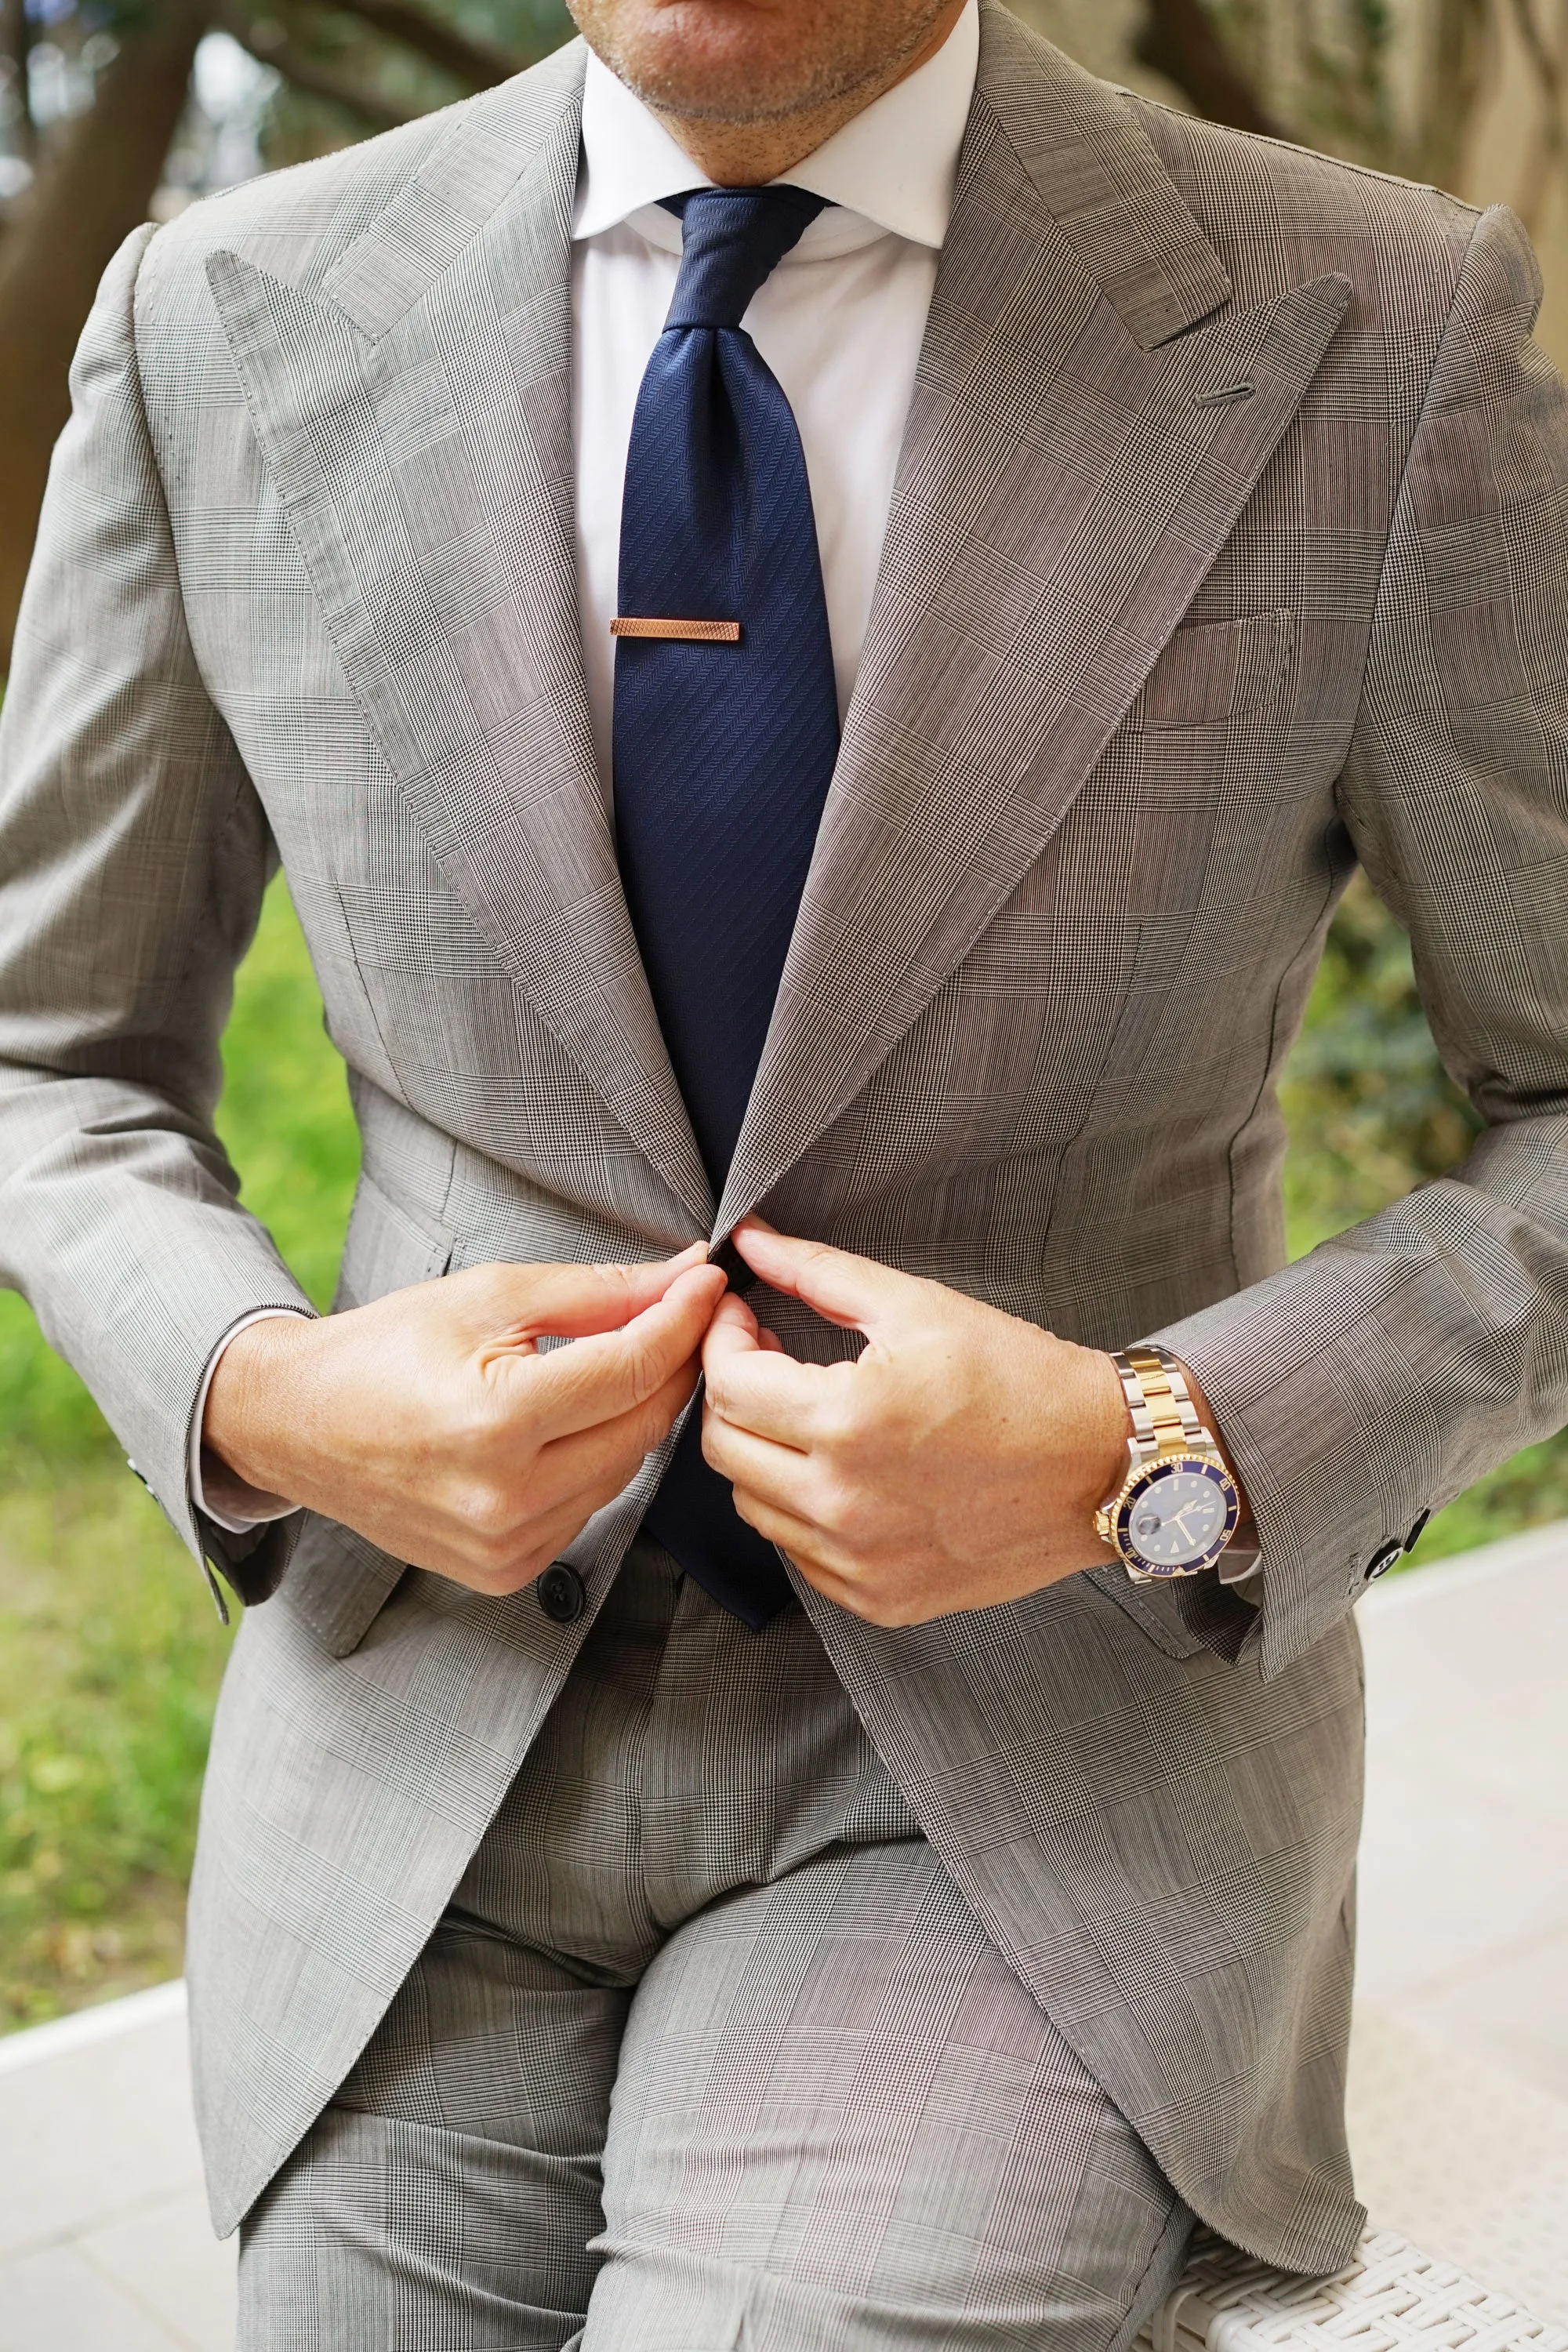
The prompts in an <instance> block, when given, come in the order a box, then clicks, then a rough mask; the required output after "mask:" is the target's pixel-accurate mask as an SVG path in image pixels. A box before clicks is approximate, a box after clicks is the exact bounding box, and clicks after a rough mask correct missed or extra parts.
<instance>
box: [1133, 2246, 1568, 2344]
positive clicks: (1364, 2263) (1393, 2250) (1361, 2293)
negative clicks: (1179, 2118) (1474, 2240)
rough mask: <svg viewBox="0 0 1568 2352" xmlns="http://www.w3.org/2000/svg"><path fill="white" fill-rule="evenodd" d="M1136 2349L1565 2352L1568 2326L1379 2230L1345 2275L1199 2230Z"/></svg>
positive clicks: (1362, 2247) (1362, 2249)
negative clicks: (1176, 2281)
mask: <svg viewBox="0 0 1568 2352" xmlns="http://www.w3.org/2000/svg"><path fill="white" fill-rule="evenodd" d="M1139 2346H1140V2352H1341V2348H1342V2347H1344V2352H1568V2330H1564V2329H1563V2328H1561V2327H1556V2326H1551V2325H1549V2324H1548V2323H1547V2322H1546V2321H1544V2320H1541V2319H1536V2318H1533V2317H1532V2316H1531V2314H1530V2313H1529V2312H1528V2311H1525V2310H1523V2309H1522V2308H1521V2305H1519V2304H1517V2303H1515V2302H1513V2301H1512V2300H1511V2299H1510V2297H1509V2296H1507V2295H1502V2294H1494V2293H1493V2292H1492V2291H1491V2289H1489V2288H1488V2287H1484V2286H1479V2285H1478V2284H1477V2283H1476V2281H1475V2280H1474V2279H1472V2278H1467V2276H1466V2275H1465V2273H1464V2272H1463V2271H1460V2270H1457V2269H1456V2268H1455V2267H1454V2265H1453V2263H1445V2262H1438V2261H1436V2260H1435V2259H1434V2257H1433V2256H1432V2255H1430V2254H1424V2253H1423V2252H1421V2251H1420V2249H1419V2248H1418V2247H1416V2246H1413V2245H1412V2244H1411V2243H1410V2242H1409V2240H1408V2239H1407V2238H1401V2237H1398V2236H1396V2235H1395V2234H1394V2231H1391V2230H1380V2231H1369V2232H1368V2234H1367V2235H1366V2237H1364V2238H1363V2241H1362V2243H1361V2250H1360V2252H1358V2254H1357V2256H1356V2259H1355V2261H1354V2262H1353V2263H1352V2264H1351V2266H1350V2268H1349V2269H1348V2270H1345V2271H1342V2272H1341V2273H1340V2274H1339V2276H1338V2277H1337V2278H1329V2279H1303V2278H1296V2277H1292V2276H1289V2274H1287V2273H1284V2272H1282V2271H1276V2270H1270V2269H1269V2268H1268V2265H1267V2264H1266V2263H1258V2262H1254V2261H1253V2259H1252V2257H1251V2256H1250V2255H1249V2254H1243V2253H1238V2252H1237V2250H1236V2248H1235V2247H1234V2246H1227V2245H1226V2244H1224V2243H1223V2242H1221V2241H1220V2240H1219V2239H1217V2238H1214V2237H1211V2236H1210V2235H1209V2234H1208V2233H1207V2232H1206V2231H1200V2232H1199V2234H1198V2237H1197V2238H1196V2239H1195V2240H1194V2248H1193V2254H1192V2259H1191V2261H1190V2262H1189V2263H1188V2264H1187V2267H1186V2270H1185V2272H1184V2274H1183V2278H1182V2283H1181V2284H1180V2286H1179V2287H1177V2289H1176V2291H1175V2293H1174V2294H1172V2295H1170V2296H1168V2297H1167V2299H1166V2301H1165V2302H1164V2304H1163V2305H1162V2306H1161V2308H1160V2310H1159V2311H1158V2312H1156V2314H1155V2315H1154V2318H1153V2320H1152V2324H1151V2326H1149V2327H1147V2328H1146V2329H1145V2330H1144V2332H1143V2334H1142V2336H1141V2337H1140V2338H1139Z"/></svg>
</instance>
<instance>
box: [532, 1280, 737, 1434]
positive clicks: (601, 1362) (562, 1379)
mask: <svg viewBox="0 0 1568 2352" xmlns="http://www.w3.org/2000/svg"><path fill="white" fill-rule="evenodd" d="M723 1295H724V1274H723V1270H722V1268H721V1267H720V1266H716V1265H699V1266H690V1267H689V1268H688V1269H687V1270H686V1271H685V1273H683V1274H679V1275H678V1276H676V1278H675V1280H674V1281H673V1282H672V1283H671V1284H670V1286H669V1288H668V1290H667V1291H666V1292H665V1295H664V1297H662V1298H660V1299H658V1300H657V1301H656V1302H655V1304H654V1305H653V1306H651V1307H645V1308H644V1310H643V1312H642V1313H641V1314H640V1315H637V1316H634V1317H633V1318H632V1319H631V1321H630V1322H629V1323H627V1324H626V1327H625V1328H624V1329H623V1330H618V1331H604V1332H598V1333H595V1334H592V1335H590V1336H589V1337H588V1338H586V1339H576V1340H574V1342H573V1344H572V1345H571V1347H569V1348H556V1349H552V1351H551V1352H550V1354H549V1355H547V1356H542V1357H540V1358H539V1359H537V1360H524V1361H523V1362H520V1364H519V1366H518V1369H519V1371H520V1372H521V1371H524V1370H525V1371H526V1373H527V1375H528V1383H527V1395H528V1408H529V1412H530V1413H531V1416H532V1419H533V1427H534V1429H535V1430H536V1431H537V1433H539V1435H540V1436H541V1437H542V1438H544V1439H547V1440H548V1439H550V1438H552V1437H565V1436H569V1435H570V1434H571V1433H572V1432H573V1431H574V1430H580V1429H592V1428H595V1426H596V1425H597V1424H598V1423H601V1422H606V1421H615V1420H616V1419H618V1418H619V1416H620V1415H621V1414H622V1413H624V1412H631V1411H633V1410H635V1409H636V1408H637V1407H638V1406H641V1405H646V1404H647V1402H648V1401H649V1400H650V1398H653V1397H655V1396H657V1395H658V1391H660V1389H662V1388H663V1387H664V1385H665V1383H666V1381H669V1380H671V1379H673V1378H674V1377H675V1375H676V1374H677V1373H678V1371H679V1369H680V1367H681V1365H683V1364H684V1363H685V1362H686V1360H687V1359H688V1358H689V1357H691V1356H695V1355H696V1354H697V1352H698V1350H699V1349H700V1346H701V1344H702V1334H703V1332H704V1331H705V1330H706V1329H707V1328H708V1324H709V1320H710V1318H711V1316H712V1313H713V1309H714V1308H715V1307H717V1305H718V1304H719V1301H720V1299H721V1297H723Z"/></svg>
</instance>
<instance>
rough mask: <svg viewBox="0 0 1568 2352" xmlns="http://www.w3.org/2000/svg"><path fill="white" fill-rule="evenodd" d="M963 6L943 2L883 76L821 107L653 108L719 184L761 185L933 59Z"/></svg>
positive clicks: (779, 176)
mask: <svg viewBox="0 0 1568 2352" xmlns="http://www.w3.org/2000/svg"><path fill="white" fill-rule="evenodd" d="M963 9H964V0H949V5H947V6H946V7H945V8H944V9H943V10H942V15H941V16H939V17H938V18H937V20H936V22H935V24H934V25H933V26H931V31H930V32H929V33H928V34H927V36H926V37H925V39H924V40H923V41H922V42H921V45H920V47H919V48H918V49H915V50H914V51H912V52H911V54H910V56H909V57H907V58H903V59H902V60H900V62H899V63H897V64H896V65H895V66H894V68H893V69H892V70H891V71H890V72H889V73H888V74H887V76H886V77H885V78H878V79H872V80H869V81H867V82H863V83H861V84H860V85H859V86H858V88H857V89H853V90H850V91H847V92H846V93H845V94H844V95H843V96H841V97H839V98H837V99H835V100H832V101H831V102H830V103H829V104H827V105H826V106H817V107H813V108H811V109H809V110H807V111H805V112H803V113H799V114H784V115H779V116H776V117H773V118H769V119H766V120H763V121H751V122H721V121H712V120H710V118H708V117H706V116H690V115H680V114H667V113H666V112H665V111H664V110H663V109H662V108H656V109H654V111H655V112H656V113H658V119H659V121H661V122H662V123H663V124H664V127H665V129H666V130H667V131H668V132H669V134H670V137H671V138H672V139H674V140H676V141H677V142H678V143H679V145H680V146H681V147H683V148H684V149H685V150H686V152H687V153H688V154H689V156H690V158H691V160H692V162H693V163H695V164H696V166H697V168H698V170H699V171H700V172H702V173H706V175H707V176H708V178H709V179H710V180H713V181H716V182H717V184H719V186H720V187H721V188H761V187H765V186H766V184H767V183H768V182H769V181H770V180H777V179H782V178H783V176H784V173H786V172H788V171H790V170H792V169H793V168H794V166H795V164H796V163H801V162H802V161H804V159H805V157H806V156H807V155H815V154H816V151H817V149H818V148H819V147H821V146H823V145H824V144H825V143H826V141H828V140H829V139H831V138H832V136H833V134H834V132H835V131H842V130H843V128H844V125H845V124H846V123H847V122H852V121H854V119H855V117H856V116H857V115H858V114H863V113H864V112H865V110H866V109H867V108H868V106H871V105H874V104H875V102H876V100H878V99H879V98H881V97H883V96H885V94H886V93H887V92H888V91H889V89H897V87H898V85H899V84H900V82H901V81H907V80H908V79H909V78H910V74H912V73H918V72H919V71H920V68H921V66H923V65H924V64H925V63H926V62H927V60H928V59H929V58H933V57H935V55H936V53H937V51H938V49H940V48H941V47H942V43H943V42H944V41H945V40H946V39H947V37H948V35H949V34H950V33H951V32H952V28H953V26H955V25H956V24H957V22H958V20H959V18H960V16H962V15H963Z"/></svg>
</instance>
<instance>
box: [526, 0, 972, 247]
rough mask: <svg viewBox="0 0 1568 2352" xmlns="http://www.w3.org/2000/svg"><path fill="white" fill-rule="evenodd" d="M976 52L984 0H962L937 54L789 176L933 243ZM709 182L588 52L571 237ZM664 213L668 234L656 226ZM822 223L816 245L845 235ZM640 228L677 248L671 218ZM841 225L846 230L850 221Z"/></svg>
mask: <svg viewBox="0 0 1568 2352" xmlns="http://www.w3.org/2000/svg"><path fill="white" fill-rule="evenodd" d="M979 58H980V10H979V0H967V5H966V6H965V8H964V10H963V15H962V16H960V17H959V20H958V22H957V24H956V25H955V26H953V28H952V32H951V33H950V34H949V35H948V37H947V38H946V40H945V41H944V42H943V43H942V47H941V48H940V49H938V51H937V52H936V55H935V56H934V57H931V58H927V59H926V62H925V64H924V65H923V66H921V68H920V69H919V71H918V72H917V73H912V74H910V75H909V76H908V78H907V79H905V80H903V81H901V82H899V83H897V84H896V85H895V87H894V88H893V89H889V90H884V91H883V93H882V95H881V97H880V98H879V99H877V100H874V101H873V102H872V104H871V105H869V106H868V107H867V108H866V109H865V110H864V111H863V112H861V113H859V114H857V115H856V116H855V117H854V118H853V120H852V121H848V122H847V123H845V125H844V127H843V128H842V130H839V131H835V132H834V134H833V136H832V138H831V139H829V140H826V142H824V143H823V145H822V146H820V147H819V148H818V149H817V150H816V153H815V154H813V155H808V156H806V158H805V161H804V162H803V163H797V164H795V167H794V168H793V170H791V171H789V172H787V173H784V178H785V179H786V180H788V181H789V182H790V184H792V185H793V186H795V187H797V188H810V189H812V190H813V191H814V192H815V193H816V194H817V195H819V196H826V198H827V200H828V202H829V203H830V204H832V205H838V206H840V207H841V208H842V210H843V211H844V212H845V213H851V214H855V215H858V216H859V219H860V220H861V221H863V222H867V223H869V224H871V225H872V226H873V227H874V228H875V230H876V231H877V232H878V233H880V232H882V231H885V230H889V229H890V230H891V231H892V232H893V234H894V235H895V236H902V237H908V238H909V239H910V242H911V243H912V244H915V245H924V246H930V247H935V248H938V249H940V247H941V246H942V240H943V238H944V237H945V236H946V235H947V224H948V218H949V215H951V213H952V190H953V183H954V181H955V179H956V177H957V173H958V152H959V149H960V147H961V146H962V145H963V133H964V127H965V125H966V124H967V122H968V121H969V110H970V105H971V103H972V101H973V97H974V78H975V73H976V69H977V68H978V64H979ZM711 185H712V183H711V181H710V180H709V179H708V177H707V175H706V173H702V172H700V171H699V170H698V168H697V166H696V164H695V163H693V162H692V161H691V158H690V156H689V155H688V154H687V153H686V152H685V151H684V149H683V148H681V147H679V145H678V144H677V143H676V142H675V140H674V139H673V138H672V137H671V136H670V134H669V132H668V131H667V130H666V129H665V127H664V125H663V123H662V122H660V121H659V120H658V116H657V115H656V114H654V113H652V112H651V111H650V110H649V109H648V108H647V107H646V106H645V105H644V104H643V102H642V100H640V99H639V98H637V97H635V96H634V94H633V93H632V91H631V90H629V89H627V88H626V84H625V83H624V82H623V81H620V80H617V79H616V76H615V75H614V74H613V73H612V72H611V71H610V69H609V68H608V67H607V66H606V65H605V64H603V63H602V62H601V60H600V59H599V58H597V57H595V54H594V52H593V51H592V50H590V51H589V53H588V71H587V78H586V79H585V81H584V86H583V162H582V168H581V171H580V173H579V174H578V182H577V204H576V210H575V214H574V219H573V225H572V234H573V236H574V239H582V238H584V237H590V236H599V235H600V234H601V233H602V231H604V230H605V229H608V228H613V227H614V226H616V223H617V222H619V221H624V220H627V219H629V218H630V217H631V215H633V214H642V213H643V212H644V210H645V208H646V207H647V206H648V205H658V204H659V203H660V201H661V200H662V199H663V198H664V197H665V196H674V195H679V194H680V192H681V190H682V189H683V188H693V187H710V186H711ZM666 222H668V235H667V234H665V233H662V232H664V229H665V223H666ZM829 223H830V216H829V215H826V214H825V215H821V216H820V217H819V218H818V219H817V220H816V221H814V222H813V224H812V226H811V229H809V230H808V231H807V233H806V238H807V239H808V240H810V242H811V243H812V244H814V245H815V244H817V243H819V242H821V241H822V240H821V239H820V238H819V237H818V236H816V232H818V231H826V232H827V234H828V238H829V239H830V241H831V242H832V243H833V244H835V245H837V244H839V243H840V242H842V241H843V240H842V236H841V235H840V234H835V231H834V229H833V228H832V227H830V226H829ZM637 226H638V227H639V228H648V227H651V228H653V230H654V233H655V236H656V237H657V241H658V243H659V244H661V245H662V244H665V243H667V242H668V243H669V244H670V245H671V246H672V247H673V249H676V250H679V241H680V232H679V226H678V225H677V223H676V221H675V220H674V218H673V217H672V216H671V215H664V216H663V218H662V219H657V220H656V221H654V222H651V223H645V222H644V221H643V220H641V219H639V220H638V222H637ZM841 226H842V228H843V229H848V228H849V227H850V224H849V223H848V222H844V223H843V224H842V225H841ZM863 235H864V232H862V233H861V235H860V236H857V237H856V238H855V242H857V243H858V242H861V241H862V240H863ZM805 242H806V240H803V244H804V243H805Z"/></svg>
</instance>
